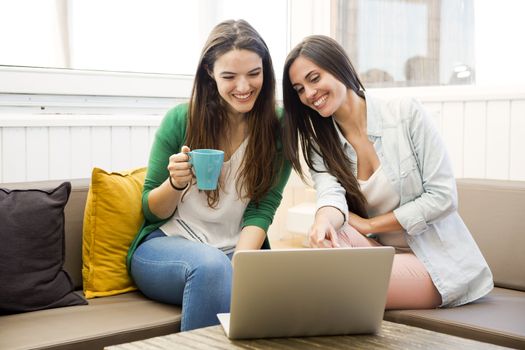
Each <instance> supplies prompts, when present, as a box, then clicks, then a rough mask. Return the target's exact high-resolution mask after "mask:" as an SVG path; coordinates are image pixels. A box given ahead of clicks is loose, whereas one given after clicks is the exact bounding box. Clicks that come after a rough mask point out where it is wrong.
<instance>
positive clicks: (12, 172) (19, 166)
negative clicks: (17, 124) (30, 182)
mask: <svg viewBox="0 0 525 350" xmlns="http://www.w3.org/2000/svg"><path fill="white" fill-rule="evenodd" d="M2 152H3V156H2V168H1V169H2V181H3V182H19V181H25V180H26V176H27V173H26V170H27V168H26V130H25V128H7V129H4V132H3V136H2Z"/></svg>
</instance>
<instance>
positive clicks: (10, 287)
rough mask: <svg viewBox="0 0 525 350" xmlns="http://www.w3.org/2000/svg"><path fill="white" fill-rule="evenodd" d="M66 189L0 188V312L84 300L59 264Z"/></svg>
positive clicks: (61, 261)
mask: <svg viewBox="0 0 525 350" xmlns="http://www.w3.org/2000/svg"><path fill="white" fill-rule="evenodd" d="M70 192H71V183H69V182H64V183H62V184H61V185H60V186H58V187H57V188H55V189H54V190H50V191H44V190H6V189H2V188H0V314H10V313H18V312H26V311H34V310H42V309H49V308H55V307H61V306H70V305H85V304H87V301H86V300H85V299H84V298H82V297H81V296H80V295H78V294H75V293H74V292H73V289H74V288H73V283H72V281H71V278H70V277H69V275H68V274H67V272H66V271H64V269H63V264H64V250H65V244H64V207H65V206H66V203H67V201H68V198H69V194H70Z"/></svg>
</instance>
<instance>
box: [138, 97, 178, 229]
mask: <svg viewBox="0 0 525 350" xmlns="http://www.w3.org/2000/svg"><path fill="white" fill-rule="evenodd" d="M187 115H188V105H187V104H180V105H178V106H176V107H174V108H172V109H171V110H169V111H168V112H167V113H166V116H165V117H164V119H163V120H162V122H161V124H160V126H159V128H158V129H157V132H156V133H155V139H154V141H153V145H152V147H151V152H150V156H149V162H148V172H147V174H146V179H145V181H144V189H143V191H142V211H143V213H144V218H145V219H146V221H147V222H149V223H155V222H159V221H162V220H163V219H160V218H158V217H157V216H156V215H154V214H153V213H152V212H151V210H150V208H149V204H148V197H149V193H150V192H151V190H153V189H155V188H157V187H159V186H160V185H161V184H162V183H163V182H164V181H166V179H167V178H168V176H169V171H168V169H167V166H168V163H169V157H170V156H171V155H172V154H175V153H178V152H180V149H181V147H182V146H183V144H184V140H185V138H186V125H187Z"/></svg>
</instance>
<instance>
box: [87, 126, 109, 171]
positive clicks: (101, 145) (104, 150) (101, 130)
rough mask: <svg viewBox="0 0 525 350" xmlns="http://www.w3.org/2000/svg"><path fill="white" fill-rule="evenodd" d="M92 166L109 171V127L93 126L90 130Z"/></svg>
mask: <svg viewBox="0 0 525 350" xmlns="http://www.w3.org/2000/svg"><path fill="white" fill-rule="evenodd" d="M91 137H92V144H91V154H92V160H93V161H92V166H93V167H97V168H101V169H104V170H106V171H110V169H111V127H109V126H94V127H92V128H91Z"/></svg>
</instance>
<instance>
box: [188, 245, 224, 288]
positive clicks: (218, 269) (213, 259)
mask: <svg viewBox="0 0 525 350" xmlns="http://www.w3.org/2000/svg"><path fill="white" fill-rule="evenodd" d="M209 248H210V249H205V251H203V253H202V254H201V257H200V259H199V260H198V262H197V263H196V264H195V265H194V266H193V273H194V274H196V273H198V274H201V275H203V276H206V278H207V279H211V280H217V281H227V282H228V283H230V282H231V281H230V280H231V276H232V264H231V261H230V259H229V258H228V256H227V255H226V254H224V253H223V252H222V251H220V250H218V249H216V248H212V247H209Z"/></svg>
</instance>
